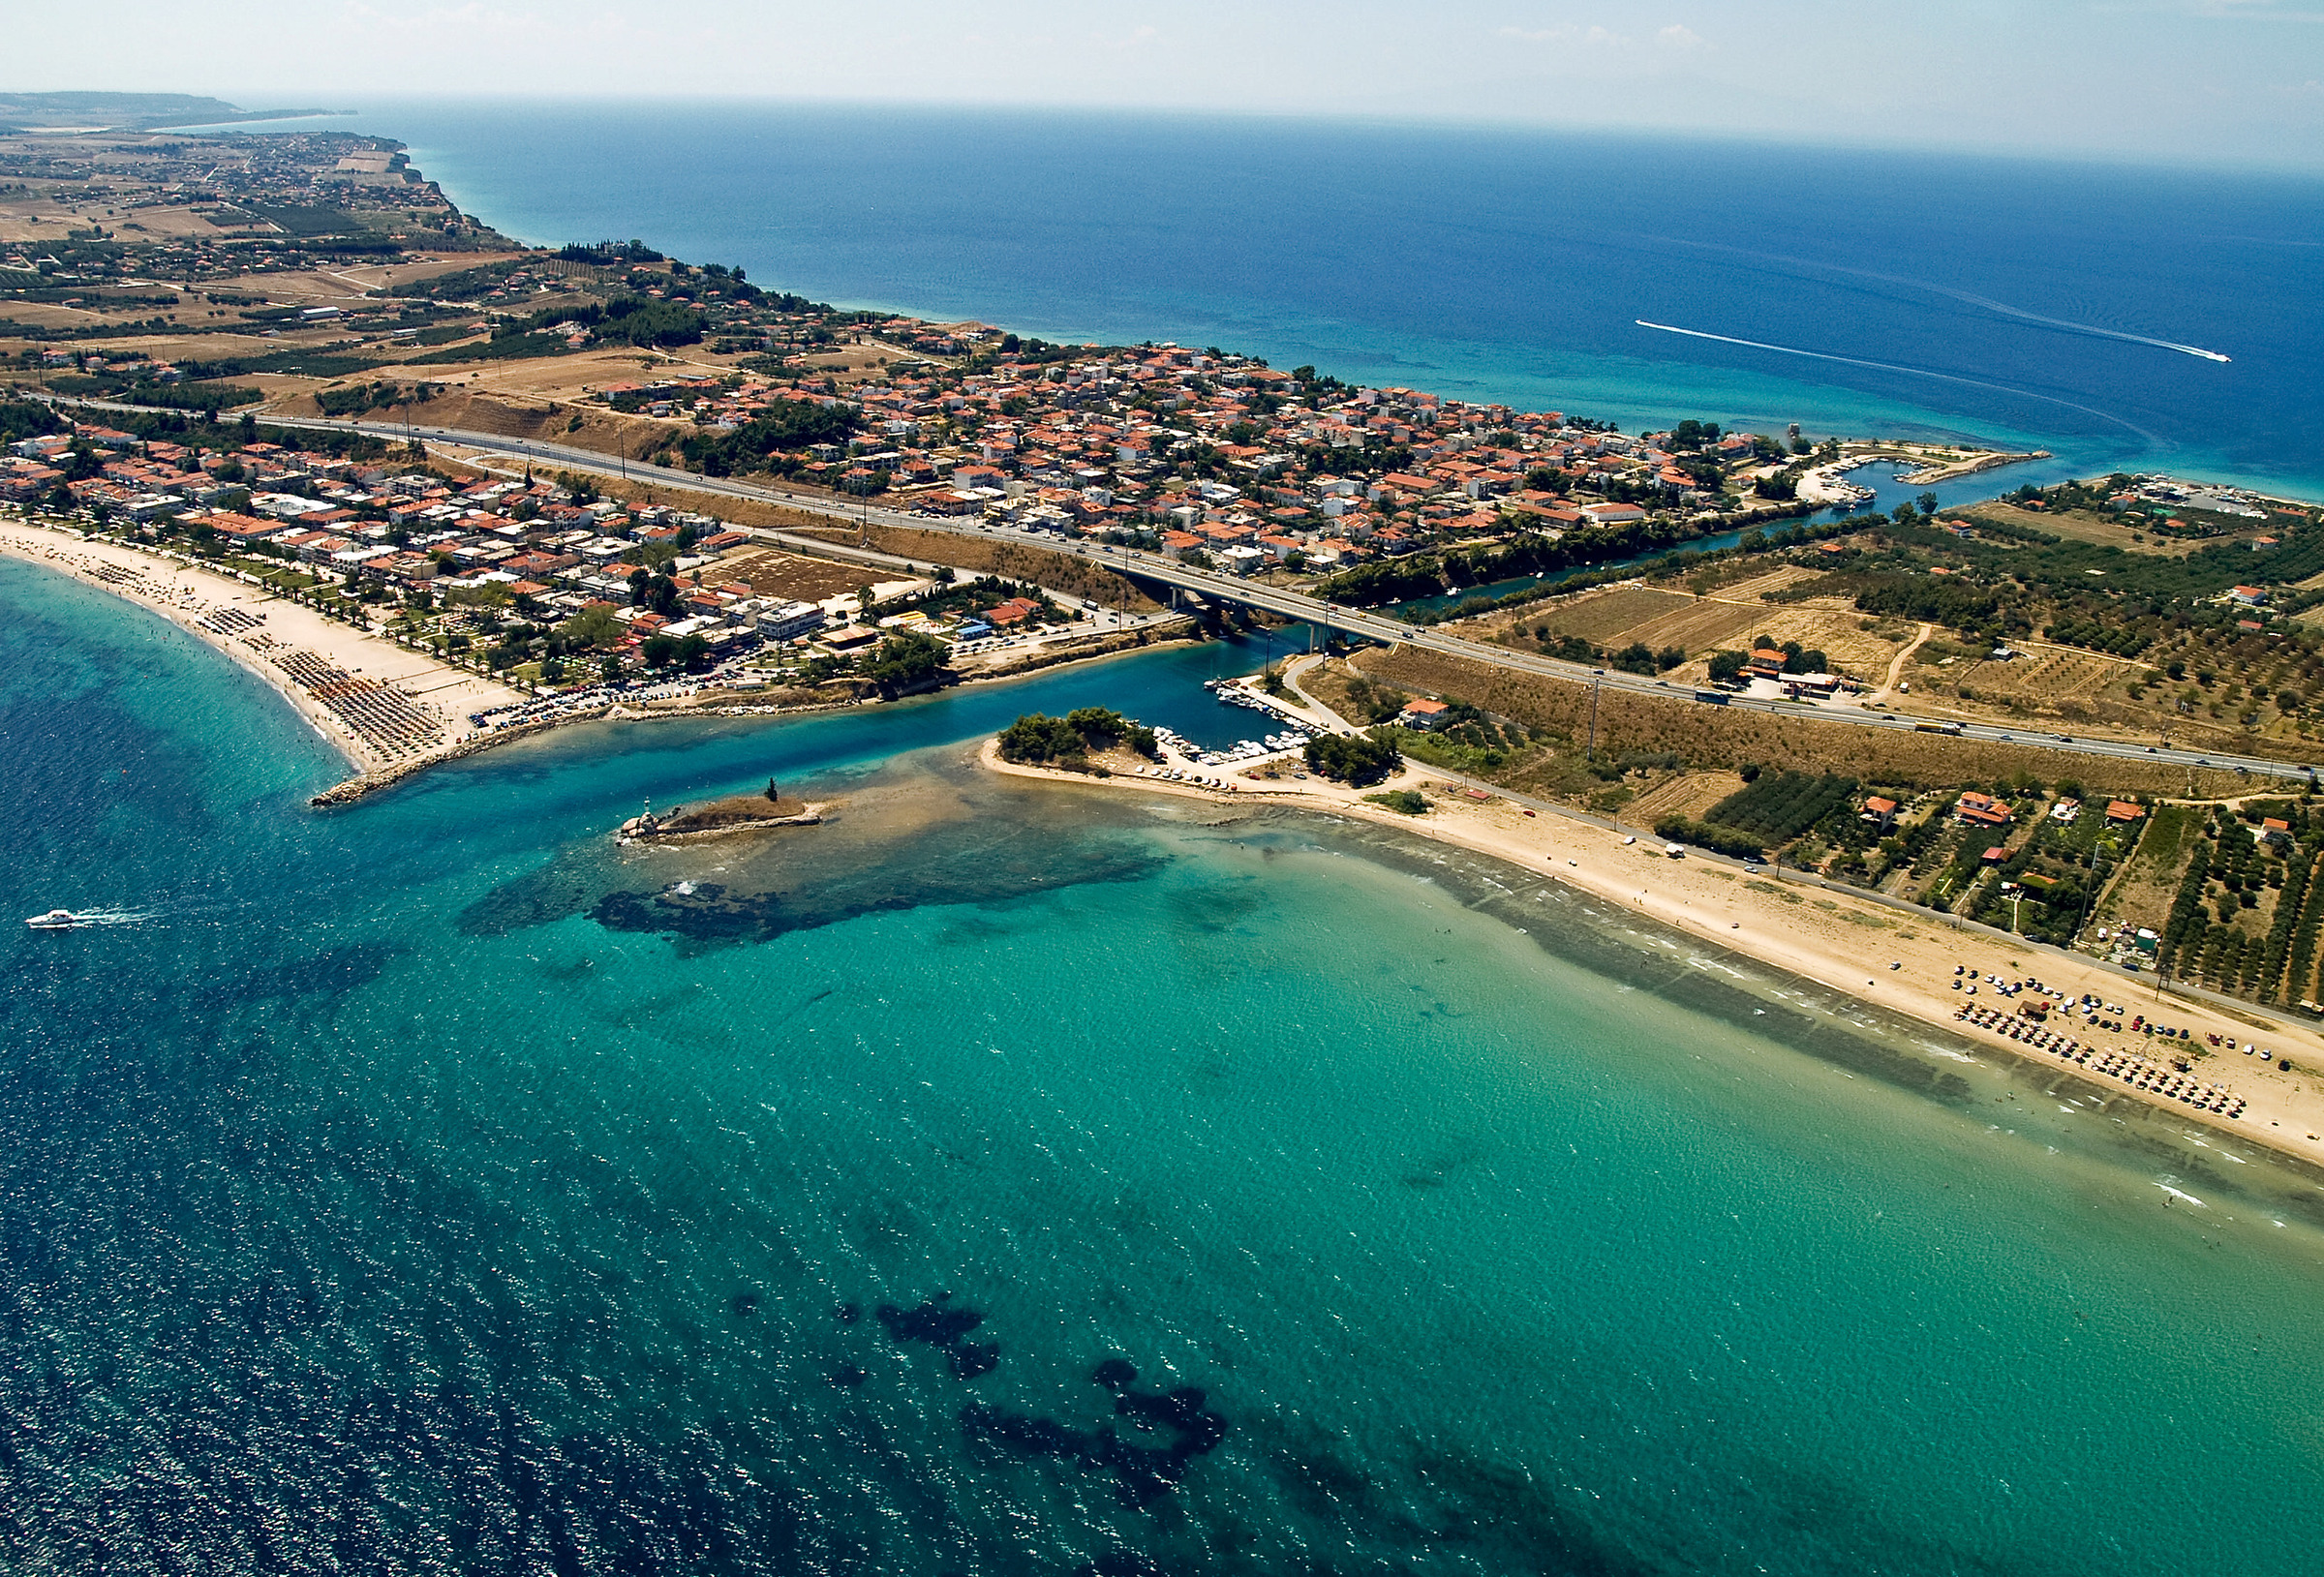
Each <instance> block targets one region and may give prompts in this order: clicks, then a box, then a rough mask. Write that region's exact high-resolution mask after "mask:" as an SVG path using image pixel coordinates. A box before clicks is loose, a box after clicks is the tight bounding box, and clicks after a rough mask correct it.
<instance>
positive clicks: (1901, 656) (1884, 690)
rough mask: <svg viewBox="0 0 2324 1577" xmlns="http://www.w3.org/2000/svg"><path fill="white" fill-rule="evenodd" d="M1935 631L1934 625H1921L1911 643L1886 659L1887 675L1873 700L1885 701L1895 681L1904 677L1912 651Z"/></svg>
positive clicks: (1893, 689)
mask: <svg viewBox="0 0 2324 1577" xmlns="http://www.w3.org/2000/svg"><path fill="white" fill-rule="evenodd" d="M1936 633H1937V626H1936V625H1934V624H1923V625H1921V626H1920V633H1919V634H1918V635H1915V636H1913V637H1912V644H1911V645H1910V646H1908V647H1906V648H1905V649H1904V650H1903V651H1901V652H1898V653H1897V654H1896V655H1895V656H1893V657H1891V658H1889V659H1888V677H1887V678H1886V679H1884V680H1882V681H1881V691H1880V693H1879V694H1878V695H1876V696H1873V697H1872V699H1873V700H1875V701H1885V700H1887V699H1888V697H1889V696H1890V695H1891V694H1893V693H1894V692H1895V690H1896V682H1897V681H1898V680H1899V679H1901V678H1903V677H1904V672H1905V664H1906V662H1908V661H1909V660H1911V656H1912V653H1913V652H1918V651H1919V650H1920V649H1921V647H1922V645H1923V644H1924V643H1926V642H1927V640H1928V638H1929V637H1930V636H1932V635H1934V634H1936Z"/></svg>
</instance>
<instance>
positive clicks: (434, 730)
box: [269, 647, 444, 756]
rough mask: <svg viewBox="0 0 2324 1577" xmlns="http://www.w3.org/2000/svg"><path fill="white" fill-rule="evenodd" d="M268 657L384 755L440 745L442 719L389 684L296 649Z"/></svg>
mask: <svg viewBox="0 0 2324 1577" xmlns="http://www.w3.org/2000/svg"><path fill="white" fill-rule="evenodd" d="M269 657H270V660H271V661H272V662H273V663H274V665H275V666H276V667H277V668H280V669H281V670H282V671H283V672H284V673H286V674H288V675H290V676H291V680H292V682H295V683H296V684H297V685H298V686H299V688H301V689H303V690H305V691H306V692H307V693H308V694H309V695H312V696H313V697H314V698H315V699H316V700H318V701H320V702H321V703H322V704H323V705H324V706H326V707H328V708H330V709H331V712H332V714H333V715H335V716H337V717H338V718H339V720H340V721H342V722H344V723H346V724H347V726H348V727H349V728H350V729H352V731H353V732H354V735H355V737H356V738H357V739H359V740H361V741H362V742H363V743H366V744H368V745H370V746H371V747H372V748H374V749H376V750H378V751H380V752H381V753H382V754H384V755H388V756H406V755H414V754H417V753H419V752H421V751H425V750H433V749H435V748H437V747H438V746H439V745H441V744H443V742H444V726H443V718H442V717H441V716H439V715H438V714H437V713H434V712H431V711H429V710H428V708H426V707H425V706H423V705H421V704H420V703H419V702H418V701H415V700H413V698H412V697H411V696H409V695H406V694H405V693H404V692H403V691H401V690H399V689H397V688H396V687H395V686H394V685H392V684H388V683H386V682H382V681H380V680H376V679H363V678H360V677H359V676H357V675H354V674H351V673H349V672H348V671H347V670H346V669H344V668H340V667H338V666H336V665H334V664H332V663H328V662H325V661H324V660H323V659H322V658H321V657H319V656H317V655H316V654H315V653H314V652H307V651H304V650H302V649H300V648H297V647H289V648H285V649H283V650H282V651H280V652H272V653H269Z"/></svg>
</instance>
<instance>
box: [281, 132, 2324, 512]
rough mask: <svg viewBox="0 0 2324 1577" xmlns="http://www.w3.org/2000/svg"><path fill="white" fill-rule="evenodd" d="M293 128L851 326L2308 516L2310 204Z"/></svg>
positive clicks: (1543, 147) (1859, 155) (2086, 181)
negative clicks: (1768, 435) (1017, 342)
mask: <svg viewBox="0 0 2324 1577" xmlns="http://www.w3.org/2000/svg"><path fill="white" fill-rule="evenodd" d="M298 124H299V125H300V126H309V127H311V126H325V127H332V126H341V127H351V128H354V129H359V130H361V131H365V132H370V133H376V134H380V135H383V136H393V137H397V138H400V139H402V140H404V141H406V142H408V143H410V144H411V146H412V148H413V158H414V162H415V163H416V164H418V165H419V167H421V168H422V169H423V170H425V171H426V172H427V173H428V174H429V175H430V176H432V177H434V178H436V179H437V180H439V181H440V182H442V183H443V187H444V189H445V191H446V192H447V193H449V194H450V195H451V197H453V198H454V199H455V200H456V201H458V202H459V203H460V204H461V205H462V206H463V207H464V208H466V209H468V210H470V211H471V212H474V213H476V214H478V215H480V216H482V217H483V218H484V219H486V220H488V221H490V222H491V223H492V224H494V225H496V226H498V227H501V228H503V229H504V230H505V231H506V232H508V233H510V234H512V235H517V236H520V237H523V238H524V239H526V240H529V241H535V242H540V243H545V244H549V245H556V244H559V243H561V242H565V241H572V240H596V239H598V238H601V237H629V236H638V237H643V238H644V239H646V240H647V241H649V242H651V243H652V244H654V245H656V246H658V247H661V248H663V249H665V250H668V251H670V252H672V253H674V254H676V255H677V256H680V257H683V258H689V259H692V260H696V261H700V260H718V261H724V262H729V263H741V264H744V265H746V266H747V267H748V268H749V273H750V277H751V278H752V279H753V280H755V281H757V282H759V283H760V284H762V285H766V286H768V287H771V288H780V289H785V290H796V291H800V292H803V293H805V294H808V295H810V296H813V297H815V298H817V299H820V300H827V301H833V302H837V303H840V304H842V305H848V306H865V307H879V308H886V309H893V310H901V311H906V312H912V313H918V314H924V315H927V316H930V317H933V318H947V319H949V318H983V319H985V320H986V321H989V322H994V323H998V324H1001V325H1004V326H1006V327H1009V328H1012V329H1016V330H1019V331H1021V332H1025V333H1034V334H1041V335H1046V336H1049V337H1051V338H1057V339H1066V340H1073V341H1079V340H1085V339H1086V340H1094V341H1098V342H1100V343H1107V344H1135V343H1138V342H1141V341H1146V340H1176V341H1178V342H1180V343H1184V344H1191V345H1217V346H1221V347H1225V348H1230V349H1238V350H1245V351H1249V352H1251V353H1254V354H1257V355H1262V356H1266V357H1269V358H1270V359H1271V360H1272V361H1273V362H1274V363H1275V364H1276V365H1277V366H1282V367H1291V366H1296V365H1299V364H1300V363H1302V362H1306V363H1312V364H1314V365H1316V366H1318V367H1320V368H1322V369H1324V370H1325V371H1327V372H1330V373H1334V374H1336V375H1338V376H1339V377H1341V378H1344V379H1350V380H1353V381H1356V382H1361V383H1367V384H1410V385H1414V386H1417V387H1421V388H1425V389H1432V390H1435V391H1437V392H1438V393H1441V394H1446V395H1452V396H1458V397H1461V398H1464V399H1473V400H1499V401H1507V402H1511V403H1513V404H1515V405H1518V406H1520V407H1522V408H1524V409H1559V410H1565V411H1569V412H1579V413H1583V414H1588V415H1593V416H1597V417H1600V418H1602V419H1613V420H1616V421H1619V422H1621V423H1622V424H1623V426H1624V427H1625V428H1626V429H1627V430H1630V431H1634V432H1635V431H1639V430H1642V429H1644V428H1648V427H1655V426H1667V425H1668V424H1669V423H1670V422H1672V421H1674V420H1676V419H1678V418H1680V417H1682V416H1697V417H1704V418H1709V419H1711V420H1715V421H1720V422H1723V423H1728V424H1732V425H1740V426H1744V427H1747V428H1750V429H1752V430H1756V431H1760V432H1781V431H1782V430H1783V427H1784V425H1785V424H1786V423H1789V422H1799V423H1801V424H1802V425H1803V426H1804V427H1805V428H1806V430H1807V431H1808V432H1809V433H1810V434H1812V435H1821V434H1826V433H1844V434H1850V435H1857V434H1887V435H1903V436H1916V437H1925V436H1933V435H1941V436H1945V437H1966V438H1970V439H1973V440H1979V441H1983V442H1990V443H2000V444H2004V445H2009V446H2013V447H2017V448H2033V447H2041V448H2047V449H2050V450H2052V451H2054V452H2055V453H2056V454H2057V456H2058V460H2057V461H2056V462H2055V463H2054V464H2051V465H2048V466H2043V467H2027V468H2021V469H2017V470H2011V471H2009V472H2007V473H2006V474H2005V478H2004V479H2002V480H2001V482H2000V485H2004V486H2016V485H2018V484H2019V483H2020V482H2023V481H2029V480H2031V481H2046V480H2054V479H2056V478H2057V477H2059V476H2064V475H2069V474H2092V473H2101V472H2103V471H2105V470H2109V469H2113V468H2117V467H2123V468H2127V469H2130V470H2171V471H2175V472H2178V473H2181V474H2185V475H2191V476H2210V477H2217V478H2221V479H2225V480H2229V481H2240V482H2244V483H2247V484H2249V485H2255V486H2263V487H2274V488H2278V489H2282V490H2285V491H2289V492H2291V493H2293V494H2294V495H2295V496H2299V497H2306V498H2318V499H2324V408H2320V407H2319V405H2318V402H2317V401H2316V399H2315V395H2314V390H2315V386H2316V379H2317V376H2318V374H2319V373H2320V372H2324V317H2320V316H2319V315H2318V314H2317V312H2316V311H2315V304H2316V302H2317V301H2318V300H2319V299H2324V244H2320V243H2319V241H2318V237H2319V236H2320V235H2324V181H2319V180H2317V179H2316V178H2314V177H2312V176H2284V175H2264V176H2263V175H2248V174H2237V173H2234V172H2231V171H2225V170H2200V171H2190V170H2184V169H2181V170H2169V169H2139V168H2132V167H2121V166H2106V165H2096V164H2060V163H2044V162H2040V161H2034V160H2010V159H1998V158H1968V157H1963V156H1959V155H1935V154H1930V155H1917V154H1911V153H1905V152H1896V151H1885V152H1870V151H1849V150H1846V149H1837V148H1795V147H1783V146H1770V145H1755V144H1749V143H1737V142H1719V141H1713V140H1705V139H1687V138H1678V137H1645V136H1585V135H1580V134H1575V133H1551V132H1524V131H1514V130H1502V131H1489V130H1478V129H1471V130H1459V129H1452V128H1431V127H1420V126H1410V125H1378V124H1364V123H1361V122H1355V121H1346V122H1327V121H1306V120H1288V119H1272V120H1270V119H1258V118H1250V119H1236V118H1219V117H1172V116H1164V115H1139V114H1119V115H1108V114H1099V113H1085V112H1062V111H1060V112H1020V111H1009V110H999V109H965V108H949V109H940V108H912V107H904V106H843V105H799V104H733V105H703V104H655V103H637V102H627V103H625V102H618V101H616V102H564V103H560V102H528V103H521V104H510V103H503V104H491V103H473V102H459V101H448V100H426V99H398V98H393V97H389V96H386V95H382V98H381V99H380V100H379V101H378V102H376V103H372V104H367V105H365V106H363V107H362V109H361V112H360V113H359V114H357V115H356V116H354V117H353V118H352V120H345V121H321V122H302V123H298ZM1641 318H1642V319H1645V320H1647V321H1648V322H1652V323H1660V324H1666V325H1669V326H1671V327H1676V328H1683V329H1688V330H1692V331H1695V332H1696V333H1698V334H1711V335H1720V336H1725V337H1726V338H1725V339H1724V340H1712V339H1700V338H1690V337H1686V336H1682V335H1677V334H1671V333H1667V332H1662V331H1660V330H1656V329H1651V328H1643V327H1640V326H1639V323H1638V319H1641ZM1735 341H1750V342H1756V345H1746V344H1737V343H1731V342H1735ZM2157 342H2160V343H2157ZM2171 346H2190V347H2194V348H2197V349H2209V350H2215V351H2217V352H2220V353H2222V354H2224V355H2227V356H2229V357H2230V358H2232V359H2231V360H2230V361H2228V362H2225V363H2220V362H2215V361H2210V360H2206V359H2203V358H2201V357H2198V356H2193V355H2189V354H2186V353H2185V352H2184V351H2182V350H2179V349H2170V348H2169V347H2171ZM1770 348H1773V349H1770ZM1799 352H1808V354H1801V353H1799ZM1989 491H1990V488H1989Z"/></svg>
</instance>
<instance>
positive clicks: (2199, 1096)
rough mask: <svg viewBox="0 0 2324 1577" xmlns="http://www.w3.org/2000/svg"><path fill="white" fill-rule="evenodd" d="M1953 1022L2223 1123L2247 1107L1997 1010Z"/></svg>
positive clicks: (2183, 1077)
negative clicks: (2209, 1113)
mask: <svg viewBox="0 0 2324 1577" xmlns="http://www.w3.org/2000/svg"><path fill="white" fill-rule="evenodd" d="M1953 1018H1954V1020H1955V1021H1956V1022H1959V1023H1966V1024H1970V1025H1972V1026H1974V1027H1975V1028H1978V1029H1983V1030H1990V1031H1992V1032H1993V1033H1994V1034H1996V1035H1999V1036H2001V1037H2002V1038H2003V1040H2008V1041H2015V1042H2018V1043H2019V1044H2021V1045H2024V1046H2029V1047H2031V1048H2033V1049H2034V1050H2037V1051H2047V1052H2049V1053H2050V1054H2051V1055H2053V1056H2055V1057H2057V1058H2058V1059H2059V1060H2060V1061H2062V1062H2067V1063H2071V1064H2073V1065H2074V1066H2075V1067H2077V1068H2087V1069H2089V1070H2090V1071H2091V1072H2092V1073H2094V1074H2097V1075H2100V1076H2101V1077H2107V1078H2115V1079H2120V1080H2121V1081H2122V1082H2123V1083H2125V1084H2127V1085H2129V1086H2130V1087H2131V1088H2132V1089H2136V1090H2145V1091H2147V1092H2149V1093H2151V1094H2156V1095H2160V1096H2162V1097H2163V1098H2164V1099H2166V1100H2171V1101H2177V1102H2179V1103H2181V1104H2182V1105H2184V1106H2190V1107H2194V1108H2195V1109H2196V1110H2197V1111H2215V1112H2217V1113H2218V1114H2219V1115H2221V1116H2224V1117H2240V1116H2242V1115H2243V1114H2244V1107H2246V1106H2247V1105H2248V1103H2247V1102H2246V1101H2245V1099H2244V1098H2243V1097H2242V1096H2240V1095H2237V1094H2236V1093H2235V1092H2234V1091H2232V1090H2227V1089H2222V1088H2220V1087H2219V1086H2218V1085H2217V1084H2210V1083H2206V1082H2204V1081H2203V1080H2201V1079H2198V1078H2196V1077H2194V1076H2193V1075H2192V1074H2186V1073H2181V1072H2180V1071H2179V1070H2178V1069H2176V1068H2173V1067H2169V1066H2167V1065H2165V1064H2163V1063H2159V1062H2153V1061H2150V1060H2149V1059H2147V1058H2145V1057H2140V1056H2133V1055H2131V1054H2130V1053H2129V1052H2127V1051H2124V1050H2121V1049H2119V1048H2118V1049H2116V1050H2112V1051H2109V1050H2107V1049H2105V1048H2104V1047H2103V1046H2086V1045H2084V1044H2083V1043H2082V1042H2080V1041H2078V1040H2076V1039H2074V1038H2073V1037H2072V1036H2070V1035H2065V1034H2062V1033H2060V1032H2059V1031H2057V1030H2055V1029H2052V1028H2050V1027H2049V1026H2048V1025H2046V1024H2042V1023H2038V1022H2036V1021H2035V1020H2033V1019H2031V1018H2024V1017H2020V1016H2018V1015H2016V1014H2012V1013H2004V1012H2003V1011H2002V1010H2001V1009H1999V1008H1984V1007H1973V1006H1972V1007H1964V1008H1962V1009H1961V1011H1960V1012H1958V1013H1956V1014H1954V1015H1953Z"/></svg>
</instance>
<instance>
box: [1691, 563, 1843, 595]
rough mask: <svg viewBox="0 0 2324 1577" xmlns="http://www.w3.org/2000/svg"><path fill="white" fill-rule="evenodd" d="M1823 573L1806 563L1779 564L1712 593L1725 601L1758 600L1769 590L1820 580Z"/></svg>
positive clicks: (1787, 588) (1778, 589) (1785, 588)
mask: <svg viewBox="0 0 2324 1577" xmlns="http://www.w3.org/2000/svg"><path fill="white" fill-rule="evenodd" d="M1823 575H1824V572H1823V571H1822V570H1821V569H1818V568H1813V567H1811V566H1809V565H1806V564H1781V565H1778V566H1777V567H1776V568H1774V569H1770V570H1767V571H1766V572H1764V573H1763V574H1758V575H1752V576H1749V577H1747V578H1745V579H1742V580H1738V581H1736V582H1734V583H1733V584H1732V585H1729V586H1722V587H1720V588H1719V589H1718V591H1716V592H1715V593H1714V594H1715V595H1717V596H1718V597H1719V598H1720V599H1721V600H1722V601H1726V602H1758V601H1760V600H1761V599H1763V598H1765V597H1766V596H1767V595H1768V594H1769V593H1771V592H1775V591H1789V590H1790V589H1791V588H1792V587H1794V586H1802V585H1805V584H1806V583H1807V582H1809V581H1818V580H1821V579H1822V578H1823Z"/></svg>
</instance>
